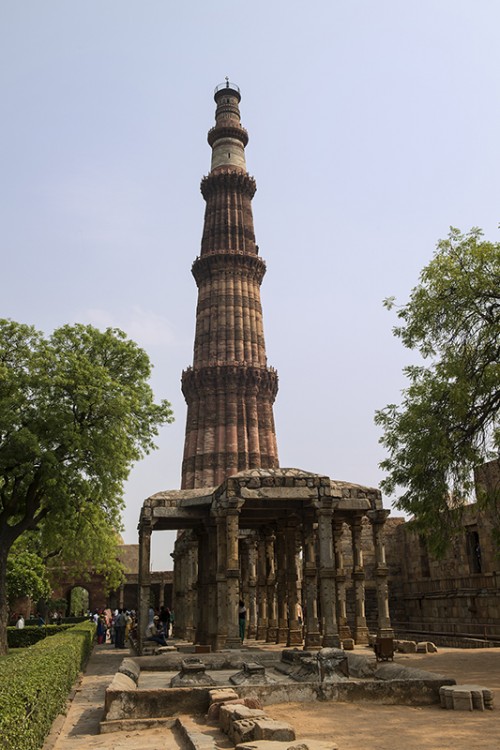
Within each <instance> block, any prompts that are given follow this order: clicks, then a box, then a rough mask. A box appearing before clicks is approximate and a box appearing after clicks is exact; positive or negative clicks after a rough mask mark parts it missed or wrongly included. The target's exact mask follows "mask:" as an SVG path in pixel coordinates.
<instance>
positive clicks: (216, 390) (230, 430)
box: [182, 82, 278, 489]
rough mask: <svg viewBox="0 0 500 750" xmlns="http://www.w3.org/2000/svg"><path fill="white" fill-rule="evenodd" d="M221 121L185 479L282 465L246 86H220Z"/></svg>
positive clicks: (185, 482)
mask: <svg viewBox="0 0 500 750" xmlns="http://www.w3.org/2000/svg"><path fill="white" fill-rule="evenodd" d="M214 98H215V102H216V105H217V108H216V114H215V121H216V124H215V127H213V128H212V129H211V130H210V131H209V133H208V143H209V144H210V146H211V147H212V164H211V171H210V174H209V175H208V176H207V177H204V178H203V180H202V182H201V192H202V194H203V197H204V199H205V201H206V204H207V205H206V209H205V222H204V228H203V237H202V241H201V252H200V255H199V257H198V258H197V259H196V260H195V262H194V263H193V268H192V272H193V276H194V278H195V280H196V284H197V286H198V306H197V310H196V333H195V341H194V358H193V366H192V367H189V368H188V369H187V370H185V371H184V372H183V373H182V392H183V394H184V397H185V399H186V402H187V406H188V412H187V423H186V441H185V445H184V460H183V463H182V487H183V488H184V489H189V488H193V487H203V486H214V485H217V484H220V483H221V482H222V481H223V480H224V479H225V478H226V477H227V476H230V475H231V474H235V473H236V472H238V471H243V470H244V469H251V468H275V467H277V466H278V449H277V444H276V431H275V427H274V416H273V403H274V400H275V398H276V393H277V391H278V376H277V373H276V371H275V370H274V369H273V368H271V367H268V366H267V357H266V347H265V342H264V329H263V324H262V307H261V302H260V285H261V283H262V279H263V277H264V273H265V271H266V265H265V263H264V261H263V260H262V259H261V258H260V257H259V255H258V247H257V245H256V244H255V235H254V228H253V216H252V198H253V196H254V193H255V190H256V185H255V180H254V179H253V177H250V175H249V174H248V173H247V170H246V162H245V146H246V144H247V143H248V133H247V131H246V130H245V129H244V128H243V127H242V125H241V122H240V111H239V103H240V98H241V97H240V93H239V89H238V87H237V86H235V85H234V84H232V83H229V82H226V83H225V84H222V85H221V86H218V87H217V89H216V90H215V97H214Z"/></svg>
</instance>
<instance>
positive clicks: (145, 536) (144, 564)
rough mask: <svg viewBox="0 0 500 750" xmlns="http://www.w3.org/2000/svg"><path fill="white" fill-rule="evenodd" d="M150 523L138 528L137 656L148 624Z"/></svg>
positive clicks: (140, 651) (140, 650)
mask: <svg viewBox="0 0 500 750" xmlns="http://www.w3.org/2000/svg"><path fill="white" fill-rule="evenodd" d="M151 532H152V526H151V523H145V522H143V523H141V525H140V526H139V576H138V578H139V624H138V628H137V631H138V642H139V654H142V652H143V648H144V641H145V638H146V626H147V624H148V610H149V597H150V582H151V574H150V570H151Z"/></svg>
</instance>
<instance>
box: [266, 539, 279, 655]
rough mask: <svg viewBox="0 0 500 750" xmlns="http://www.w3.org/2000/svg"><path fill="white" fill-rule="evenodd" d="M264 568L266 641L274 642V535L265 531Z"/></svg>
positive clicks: (275, 624) (275, 631)
mask: <svg viewBox="0 0 500 750" xmlns="http://www.w3.org/2000/svg"><path fill="white" fill-rule="evenodd" d="M265 539H266V568H267V635H266V641H267V642H268V643H276V638H277V634H278V608H277V599H276V563H275V552H274V545H275V542H276V535H275V534H274V532H273V531H267V532H266V537H265Z"/></svg>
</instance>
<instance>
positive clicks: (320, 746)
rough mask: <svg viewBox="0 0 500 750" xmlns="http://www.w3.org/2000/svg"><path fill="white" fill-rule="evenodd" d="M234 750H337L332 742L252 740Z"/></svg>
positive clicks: (336, 746) (335, 744)
mask: <svg viewBox="0 0 500 750" xmlns="http://www.w3.org/2000/svg"><path fill="white" fill-rule="evenodd" d="M236 750H338V745H337V743H336V742H333V740H328V741H325V740H314V739H300V740H292V742H277V741H272V740H252V741H250V742H243V743H241V744H239V745H237V746H236Z"/></svg>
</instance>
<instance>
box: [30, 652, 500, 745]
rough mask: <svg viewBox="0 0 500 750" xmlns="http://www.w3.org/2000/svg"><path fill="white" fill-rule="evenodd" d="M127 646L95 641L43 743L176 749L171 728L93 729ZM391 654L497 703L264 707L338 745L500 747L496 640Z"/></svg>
mask: <svg viewBox="0 0 500 750" xmlns="http://www.w3.org/2000/svg"><path fill="white" fill-rule="evenodd" d="M275 648H276V647H275ZM278 648H281V647H278ZM363 651H364V650H363V649H361V652H363ZM128 653H129V652H128V650H126V649H123V650H120V651H118V650H117V649H115V648H114V647H113V646H111V645H109V644H106V645H101V646H96V647H95V648H94V650H93V652H92V655H91V658H90V660H89V663H88V665H87V669H86V671H85V674H84V675H83V678H82V680H81V682H80V684H79V685H78V686H77V688H76V691H75V693H74V697H73V699H72V700H71V702H70V704H69V707H68V712H67V714H66V715H65V716H61V717H59V718H58V719H57V720H56V721H55V722H54V726H53V728H52V732H51V734H50V735H49V737H48V738H47V741H46V743H45V745H44V748H43V750H88V748H92V749H94V748H97V749H98V750H179V747H180V745H179V743H178V740H177V738H176V736H175V734H174V733H173V732H172V730H169V729H167V728H165V727H157V728H152V729H145V730H137V731H136V730H128V731H123V732H113V733H110V734H102V735H101V734H99V722H100V721H101V719H102V716H103V710H104V694H105V690H106V687H107V686H108V685H109V683H110V682H111V680H112V678H113V675H114V673H115V672H116V670H117V669H118V666H119V665H120V663H121V661H122V659H123V658H124V657H125V656H127V655H128ZM367 653H368V652H367ZM396 661H397V662H399V663H401V664H403V665H405V666H415V667H417V668H420V669H427V670H429V671H433V672H438V673H440V674H445V675H446V676H447V677H454V678H455V679H456V680H457V682H458V683H466V682H467V683H471V682H474V683H477V684H481V685H483V686H484V687H489V688H491V689H492V690H494V691H495V703H496V708H495V710H494V711H487V712H484V713H480V712H477V711H474V712H456V711H444V710H443V709H441V708H439V707H438V706H429V707H420V706H419V707H411V706H381V705H376V704H371V703H363V704H348V703H313V704H309V703H308V704H297V703H289V704H281V705H277V706H268V707H266V713H268V715H270V716H272V717H273V718H276V719H283V720H286V721H288V722H289V723H291V724H292V726H293V727H294V728H295V730H296V732H297V737H299V738H300V737H301V736H302V737H316V738H317V739H324V740H334V741H335V742H337V744H338V747H339V750H401V748H404V750H445V748H453V750H500V718H499V709H500V648H494V649H446V648H440V649H439V652H438V653H437V654H408V655H407V654H404V655H403V654H400V655H398V656H397V657H396Z"/></svg>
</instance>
